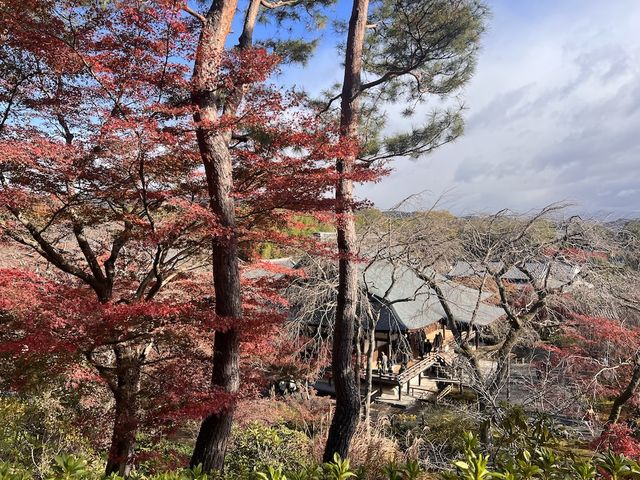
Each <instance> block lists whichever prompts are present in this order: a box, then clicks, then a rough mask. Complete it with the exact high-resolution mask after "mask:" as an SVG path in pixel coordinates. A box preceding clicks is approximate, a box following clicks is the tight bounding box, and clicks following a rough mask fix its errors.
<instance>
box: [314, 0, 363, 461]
mask: <svg viewBox="0 0 640 480" xmlns="http://www.w3.org/2000/svg"><path fill="white" fill-rule="evenodd" d="M368 8H369V0H354V2H353V10H352V12H351V19H350V21H349V33H348V37H347V50H346V57H345V73H344V83H343V85H342V100H341V105H340V108H341V116H340V134H341V136H342V137H343V138H344V139H346V140H351V141H352V140H355V139H357V136H358V107H359V102H358V95H359V93H360V85H361V80H360V75H361V70H362V49H363V45H364V34H365V30H366V25H367V10H368ZM355 161H356V158H355V155H349V156H347V157H346V158H341V159H338V161H337V162H336V169H337V171H338V173H339V174H340V178H339V180H338V185H337V187H336V213H337V217H338V253H339V256H340V258H339V263H338V298H337V306H336V319H335V325H334V333H333V350H332V360H331V368H332V371H333V378H334V384H335V390H336V409H335V412H334V415H333V419H332V422H331V427H330V428H329V436H328V438H327V443H326V446H325V451H324V460H325V461H330V460H332V458H333V455H334V454H335V453H337V454H339V455H340V456H341V457H342V458H346V457H347V456H348V454H349V446H350V444H351V439H352V438H353V434H354V433H355V430H356V427H357V425H358V420H359V416H360V391H359V388H358V383H359V382H358V381H357V379H356V372H354V370H353V365H352V363H353V362H352V355H353V342H354V331H355V324H356V322H357V321H358V318H357V315H356V307H357V300H358V266H357V263H356V261H355V258H354V257H355V256H356V253H357V252H356V228H355V219H354V211H353V181H352V180H351V174H352V172H353V170H354V167H355Z"/></svg>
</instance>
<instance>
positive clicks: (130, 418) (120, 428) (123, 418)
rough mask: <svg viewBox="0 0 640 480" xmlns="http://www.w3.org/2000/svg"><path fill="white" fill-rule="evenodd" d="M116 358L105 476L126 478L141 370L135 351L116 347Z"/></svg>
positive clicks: (130, 461)
mask: <svg viewBox="0 0 640 480" xmlns="http://www.w3.org/2000/svg"><path fill="white" fill-rule="evenodd" d="M115 354H116V369H117V374H116V381H117V384H116V389H115V391H114V399H115V419H114V423H113V433H112V436H111V446H110V448H109V458H108V460H107V466H106V474H107V475H110V474H112V473H116V474H118V475H120V476H122V477H125V476H127V475H129V471H130V470H131V466H132V463H133V456H134V453H135V445H136V434H137V431H138V394H139V392H140V371H141V370H140V363H139V361H138V354H137V350H136V348H134V347H131V346H125V345H119V346H117V347H115Z"/></svg>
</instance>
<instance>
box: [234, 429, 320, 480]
mask: <svg viewBox="0 0 640 480" xmlns="http://www.w3.org/2000/svg"><path fill="white" fill-rule="evenodd" d="M310 452H311V440H310V439H309V437H307V436H306V435H305V434H304V433H302V432H299V431H296V430H292V429H290V428H288V427H286V426H284V425H278V426H274V427H269V426H265V425H262V424H260V423H252V424H250V425H249V426H247V427H245V428H243V429H242V430H236V431H235V432H234V436H233V444H232V446H231V449H230V452H229V454H228V456H227V459H226V470H227V471H228V472H230V474H236V475H248V474H249V473H250V472H252V471H256V470H257V471H268V468H269V467H272V468H275V469H278V468H281V469H282V470H291V471H294V470H298V469H302V468H303V467H304V466H305V465H307V464H309V463H310V460H311V458H310Z"/></svg>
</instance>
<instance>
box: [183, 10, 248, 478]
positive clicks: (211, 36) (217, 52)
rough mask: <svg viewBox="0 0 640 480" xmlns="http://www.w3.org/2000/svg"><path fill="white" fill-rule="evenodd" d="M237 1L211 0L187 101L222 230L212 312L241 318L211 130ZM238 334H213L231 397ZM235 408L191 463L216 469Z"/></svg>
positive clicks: (228, 209) (220, 156)
mask: <svg viewBox="0 0 640 480" xmlns="http://www.w3.org/2000/svg"><path fill="white" fill-rule="evenodd" d="M236 6H237V0H214V1H213V3H212V5H211V8H210V9H209V11H208V12H207V15H206V17H205V21H204V22H203V26H202V30H201V32H200V38H199V41H198V48H197V52H196V61H195V66H194V72H193V91H192V101H193V103H194V105H195V106H196V107H197V108H198V110H197V112H196V114H195V115H194V119H195V121H196V125H197V127H196V136H197V139H198V148H199V150H200V156H201V157H202V162H203V164H204V168H205V173H206V179H207V186H208V190H209V198H210V206H211V210H212V211H213V213H214V214H215V215H216V217H217V219H218V221H219V222H220V224H221V226H222V227H223V228H224V230H225V232H224V234H223V235H221V236H218V237H216V238H214V239H213V281H214V288H215V296H216V306H215V308H216V314H217V315H219V316H220V317H231V318H240V317H241V316H242V302H241V297H240V293H241V292H240V271H239V268H238V240H237V236H236V235H237V233H236V218H235V204H234V201H233V197H232V192H233V176H232V174H233V166H232V159H231V154H230V152H229V147H228V144H229V139H230V133H224V134H220V132H219V131H217V130H215V128H212V126H215V125H216V122H217V120H218V108H219V105H218V102H217V100H218V99H217V97H216V94H215V91H214V90H215V87H216V80H217V77H218V73H219V69H220V62H221V59H222V54H223V51H224V44H225V41H226V39H227V36H228V35H229V31H230V29H231V22H232V21H233V17H234V14H235V11H236ZM239 352H240V335H239V332H238V331H237V330H236V329H235V328H234V327H232V328H231V329H229V330H227V331H225V332H217V333H216V335H215V340H214V344H213V372H212V378H211V383H212V388H214V389H218V390H221V391H224V392H226V393H229V394H231V396H233V395H234V394H235V393H236V392H237V391H238V387H239V384H240V372H239V368H238V365H239V358H238V357H239ZM234 411H235V401H234V400H233V399H232V400H231V401H230V402H229V403H228V404H226V405H224V406H223V407H222V408H221V409H220V410H217V411H216V412H215V413H212V414H210V415H208V416H207V417H206V418H205V419H204V421H203V422H202V424H201V426H200V432H199V433H198V438H197V440H196V445H195V448H194V451H193V455H192V457H191V465H192V466H196V465H202V467H203V468H204V470H205V471H212V470H221V469H222V467H223V464H224V455H225V452H226V449H227V444H228V440H229V435H230V433H231V423H232V421H233V414H234Z"/></svg>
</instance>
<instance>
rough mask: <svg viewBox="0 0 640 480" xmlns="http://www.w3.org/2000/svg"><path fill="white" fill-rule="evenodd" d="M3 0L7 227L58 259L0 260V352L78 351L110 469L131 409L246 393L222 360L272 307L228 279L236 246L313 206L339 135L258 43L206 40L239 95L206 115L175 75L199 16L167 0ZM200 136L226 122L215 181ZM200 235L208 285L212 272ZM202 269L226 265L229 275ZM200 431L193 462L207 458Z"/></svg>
mask: <svg viewBox="0 0 640 480" xmlns="http://www.w3.org/2000/svg"><path fill="white" fill-rule="evenodd" d="M17 3H20V2H17ZM17 3H16V5H12V4H11V5H10V4H6V3H5V4H4V5H3V9H2V19H3V25H5V26H6V27H5V28H6V31H7V32H10V39H11V40H10V41H9V42H6V43H5V44H4V45H3V47H2V58H3V63H2V65H3V67H4V68H6V69H7V71H9V72H10V73H11V74H10V75H7V76H5V77H4V79H5V80H3V84H2V101H3V103H2V107H3V123H2V132H1V134H2V137H1V138H0V143H1V144H2V148H3V151H4V152H5V155H4V156H3V158H2V160H1V163H0V173H1V175H2V177H1V180H2V189H1V190H0V205H1V206H2V208H3V211H2V216H1V221H2V223H1V228H2V235H3V240H4V241H8V242H11V243H14V244H18V245H20V246H22V247H24V248H25V249H26V250H27V251H28V250H31V251H33V252H35V253H37V254H38V255H39V256H40V257H41V258H42V259H44V260H45V261H46V262H47V263H48V264H49V265H51V266H52V267H55V268H54V270H51V271H43V272H39V273H38V274H37V275H35V276H34V275H28V276H25V275H24V274H23V273H21V272H19V271H17V270H15V269H6V270H3V272H2V278H3V284H2V287H3V292H4V295H3V298H4V299H5V301H4V302H3V305H2V309H3V311H5V312H7V315H8V318H9V319H10V320H11V321H10V322H8V323H7V324H6V327H7V328H6V331H5V332H4V333H5V334H6V337H5V338H4V340H5V342H4V343H3V345H4V347H3V351H5V352H11V353H16V352H21V353H24V354H25V355H24V356H23V357H22V358H23V360H24V361H26V359H31V360H33V359H34V358H36V357H38V358H40V362H39V363H38V364H39V365H42V361H43V360H44V359H48V360H54V359H55V360H56V361H55V362H53V361H52V362H51V366H52V368H54V369H55V370H56V371H59V372H62V371H64V373H65V374H68V375H71V376H72V377H73V376H75V378H76V379H79V378H81V377H82V376H81V375H80V377H79V376H78V375H79V373H78V372H79V371H81V370H82V371H86V368H87V367H89V369H90V371H91V372H92V373H91V374H89V373H87V374H86V375H88V377H91V378H96V379H98V380H99V381H100V382H102V383H103V384H104V385H106V386H107V387H108V388H109V390H110V391H111V393H112V396H113V401H114V409H113V418H114V423H113V434H112V439H111V446H110V448H109V461H108V464H107V473H111V472H119V473H121V474H126V473H127V472H128V471H129V469H130V467H131V464H132V461H133V459H134V447H135V438H136V431H137V429H138V427H139V425H140V422H141V420H142V419H143V417H144V419H145V421H146V420H148V421H149V422H151V423H155V424H157V423H161V421H162V419H167V418H171V417H173V418H177V417H181V418H192V417H202V416H209V417H211V416H213V417H216V416H218V417H220V418H230V417H229V416H228V415H226V414H227V413H229V412H232V410H233V405H235V403H236V402H237V400H238V398H239V396H240V394H241V393H242V392H240V393H238V394H237V392H236V390H237V384H238V382H239V376H237V374H238V372H237V370H236V372H235V373H234V375H236V377H235V379H233V382H234V383H235V386H236V388H235V389H229V388H226V385H225V384H224V382H225V381H226V378H225V379H223V381H218V380H219V379H220V375H222V376H225V375H226V374H227V373H228V371H227V370H226V369H227V368H228V364H227V366H224V365H225V361H226V360H225V354H226V353H228V352H230V351H229V350H225V351H223V350H224V348H226V347H225V345H230V347H231V352H230V353H231V356H230V357H228V358H229V359H230V361H231V363H232V364H233V368H234V369H237V366H238V363H239V361H240V345H241V342H244V345H246V346H247V348H248V349H253V350H255V349H256V348H259V345H260V340H259V339H260V338H264V337H267V336H268V335H269V334H271V333H272V332H273V328H274V325H275V324H277V323H278V321H279V320H280V319H281V318H282V316H281V314H280V313H279V312H277V311H274V310H277V309H278V308H279V307H281V306H282V302H281V301H280V299H279V296H278V294H277V291H276V289H275V287H274V286H273V285H271V282H270V281H268V280H266V279H258V280H255V279H253V280H251V279H247V280H241V278H240V266H239V261H240V257H242V258H243V259H244V260H245V261H251V260H253V259H254V258H255V251H256V249H257V246H258V245H259V244H260V243H261V242H264V241H266V240H268V241H272V242H277V243H284V244H293V245H295V244H296V243H297V242H299V239H298V240H291V241H290V240H289V239H288V238H287V236H286V235H284V234H283V233H282V232H283V229H284V227H285V226H287V225H290V224H292V223H295V222H296V220H295V218H296V214H297V213H300V212H308V211H310V210H311V211H314V210H317V211H323V210H326V208H327V206H328V205H329V203H328V200H326V199H324V197H325V193H326V192H327V190H328V188H329V187H330V185H331V184H332V182H333V181H334V180H333V177H332V175H331V169H330V168H329V166H328V165H327V164H326V161H325V159H326V158H333V157H335V156H336V155H339V152H338V151H337V150H336V149H338V150H339V148H340V146H339V145H337V144H336V142H335V141H333V137H332V129H331V128H330V127H328V126H327V125H320V124H318V122H317V121H316V119H315V116H314V115H313V114H312V112H310V111H309V110H308V109H305V107H304V104H303V101H302V98H301V97H299V96H296V95H293V94H289V93H288V92H284V91H279V90H277V89H275V88H273V87H270V86H268V85H266V84H264V80H265V79H266V78H267V77H268V76H269V74H270V73H271V72H272V71H273V70H274V68H275V67H276V65H277V63H278V57H276V56H273V55H270V54H268V53H267V52H266V51H265V50H264V49H258V48H256V49H246V50H245V51H242V50H238V51H234V52H226V53H223V52H222V51H217V53H216V54H217V55H219V58H218V59H219V63H218V65H217V70H216V71H215V72H214V73H215V75H214V76H213V77H211V78H209V77H207V78H206V79H204V80H203V82H204V83H205V84H206V88H208V89H211V90H210V92H209V93H208V94H207V95H213V96H215V97H217V98H219V97H220V96H221V94H222V92H229V91H235V90H234V89H241V90H242V95H241V97H238V98H237V102H238V103H237V105H236V107H235V108H236V111H235V112H227V114H225V115H221V116H218V117H210V118H208V120H207V121H206V122H205V121H203V120H202V117H201V115H202V112H203V109H202V108H200V107H199V106H197V105H196V107H195V109H194V108H193V106H192V104H191V100H190V98H197V94H193V93H192V88H193V85H198V83H197V81H196V82H194V83H191V81H190V78H189V74H188V72H189V69H190V66H189V63H190V62H191V61H192V60H193V58H194V55H193V51H192V50H193V45H195V44H196V41H195V39H194V35H196V33H197V32H198V28H197V27H196V26H195V25H196V24H197V22H195V21H193V20H192V17H193V12H191V13H192V14H191V15H187V14H185V12H184V11H183V10H181V9H180V8H179V7H180V5H176V4H175V3H174V2H163V1H158V2H143V3H140V4H134V5H131V4H129V3H128V2H105V3H104V4H103V5H100V4H93V3H87V2H61V1H50V2H35V1H34V2H29V3H27V4H24V5H21V6H18V5H17ZM216 5H217V4H216ZM196 16H197V15H196ZM201 33H202V32H201ZM207 35H208V34H207V33H206V32H205V33H202V35H201V37H202V36H205V37H206V36H207ZM199 52H200V53H198V52H196V54H195V58H196V59H198V55H201V54H202V50H200V51H199ZM198 64H199V63H198V61H197V60H196V70H197V68H198V67H197V65H198ZM16 72H17V73H16ZM207 98H211V97H210V96H209V97H207ZM227 98H228V97H227ZM194 112H196V123H195V125H194V121H193V118H192V114H193V113H194ZM194 127H195V128H194ZM327 127H328V128H327ZM203 132H204V133H203ZM203 135H205V136H211V138H214V139H220V138H225V139H227V140H228V144H227V145H226V146H225V150H224V151H225V152H226V153H225V155H228V156H227V157H225V158H226V159H227V160H228V161H229V162H230V163H228V164H227V166H229V167H230V168H231V170H230V171H228V172H227V173H228V174H229V175H230V176H229V177H228V178H227V180H231V175H232V176H233V178H234V180H235V182H234V183H233V184H229V185H227V187H229V190H226V191H225V192H223V193H224V194H225V195H226V197H224V198H223V195H222V193H221V192H218V193H215V192H213V191H212V190H211V188H213V186H212V180H211V175H212V174H211V163H206V162H205V172H204V173H203V172H202V171H201V165H202V163H201V162H202V158H201V156H200V155H198V149H197V145H198V142H200V144H202V142H203V138H202V136H203ZM207 188H209V194H207ZM231 199H233V200H231ZM217 200H220V201H227V202H228V201H231V202H232V203H231V204H232V205H233V211H232V212H231V215H232V216H235V217H236V219H235V220H234V222H233V223H232V224H230V223H229V221H228V219H225V217H224V215H223V214H224V213H225V212H222V211H220V210H216V209H215V208H213V210H212V209H211V206H212V205H215V202H216V201H217ZM236 212H237V215H236ZM226 213H229V212H228V211H227V212H226ZM212 238H213V239H215V241H214V261H213V264H214V270H213V271H214V284H216V285H217V289H216V295H211V292H210V291H209V289H208V288H206V285H207V283H208V282H207V280H206V279H207V274H206V267H207V265H210V248H211V243H210V242H211V239H212ZM228 241H231V242H232V244H233V245H234V246H233V258H232V259H231V262H232V264H228V265H227V264H226V263H224V258H223V257H224V255H225V254H224V252H225V248H226V247H225V246H227V245H228ZM216 259H217V260H216ZM220 262H222V263H220ZM223 263H224V265H223ZM216 275H217V277H220V276H221V275H222V276H229V275H231V276H232V277H233V282H232V283H233V284H234V285H235V287H234V288H235V289H236V290H234V289H233V288H231V289H229V288H227V286H228V285H221V284H220V280H219V278H218V280H215V279H216V278H217V277H216ZM240 282H243V286H242V287H240ZM240 288H243V289H245V291H246V292H247V296H246V297H245V298H243V299H242V301H244V303H241V306H242V312H241V313H242V314H240V312H236V313H237V315H235V314H234V315H229V314H226V313H225V312H226V310H225V308H226V307H224V305H225V298H226V296H227V295H229V294H230V293H233V292H234V291H235V292H236V293H237V289H240ZM26 298H38V299H40V300H41V301H38V302H26V301H25V299H26ZM238 301H241V300H238ZM30 304H31V306H29V305H30ZM26 306H29V307H28V308H26V309H25V307H26ZM214 309H215V312H214ZM227 313H228V312H227ZM12 332H14V333H13V334H12ZM15 332H19V333H17V334H16V333H15ZM213 332H215V334H214V333H213ZM212 335H213V337H214V339H215V340H214V348H213V352H211V350H210V347H207V346H206V344H207V343H208V342H207V340H208V339H209V338H210V337H211V336H212ZM228 338H231V339H232V341H231V344H227V343H226V339H228ZM221 345H222V346H221ZM25 352H26V353H25ZM176 352H179V353H176ZM212 358H213V362H212ZM57 360H60V361H59V362H58V361H57ZM212 366H213V378H214V382H213V387H214V388H211V386H210V385H209V382H208V381H207V380H206V377H207V375H210V374H211V373H207V372H211V368H212ZM63 367H64V368H63ZM83 369H84V370H83ZM216 369H217V370H216ZM154 371H162V372H163V375H162V376H161V379H159V378H158V376H156V375H154V374H153V372H154ZM186 372H189V373H188V374H187V373H186ZM221 372H222V373H221ZM88 377H87V378H88ZM249 377H250V376H249ZM216 379H218V380H216ZM247 391H251V389H247ZM141 392H144V396H142V395H141ZM143 403H144V405H143ZM143 407H145V408H147V410H146V411H145V413H144V415H143V414H142V412H141V410H143ZM225 415H226V416H225ZM167 421H168V420H167ZM223 437H224V438H225V439H226V438H227V437H228V431H226V432H223ZM225 441H226V440H225ZM198 445H201V443H197V446H196V455H194V459H195V460H194V461H195V462H196V463H198V464H199V463H203V464H204V466H205V468H207V469H210V468H214V467H219V466H220V464H216V463H213V464H211V463H208V462H207V461H206V459H204V458H201V457H199V456H198V455H197V452H198V448H199V447H198ZM225 448H226V443H225V444H224V445H222V447H221V448H219V449H218V450H216V452H214V453H216V454H217V459H218V460H217V461H220V458H222V456H223V455H224V451H225Z"/></svg>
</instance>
